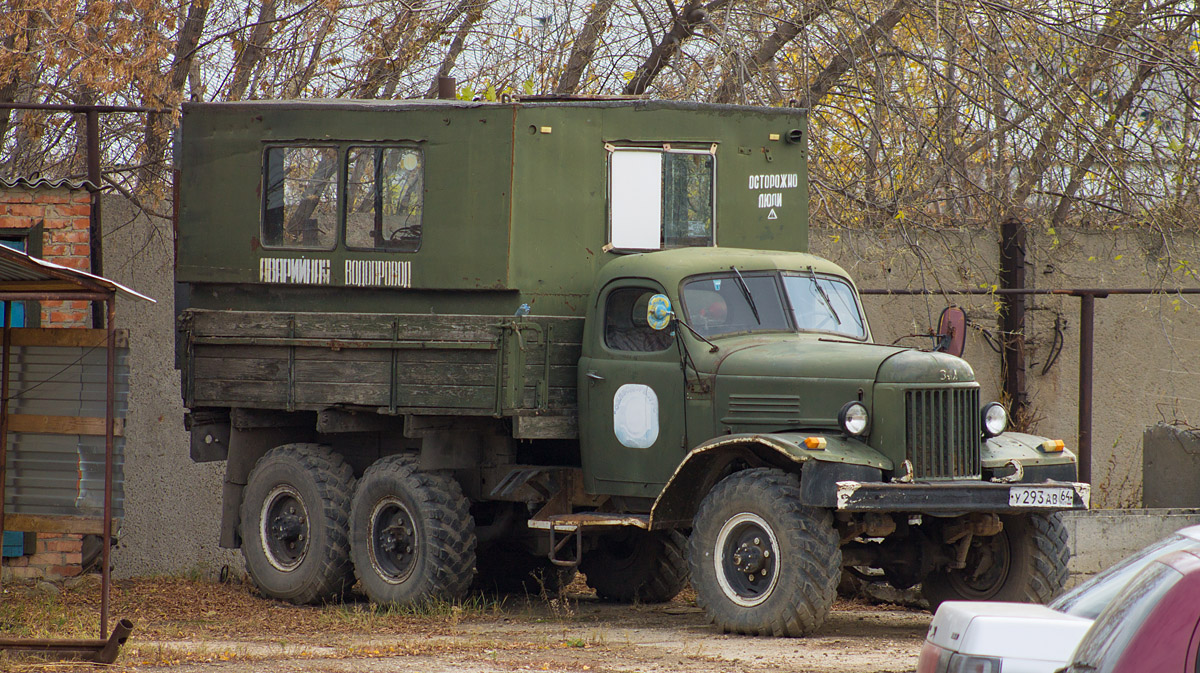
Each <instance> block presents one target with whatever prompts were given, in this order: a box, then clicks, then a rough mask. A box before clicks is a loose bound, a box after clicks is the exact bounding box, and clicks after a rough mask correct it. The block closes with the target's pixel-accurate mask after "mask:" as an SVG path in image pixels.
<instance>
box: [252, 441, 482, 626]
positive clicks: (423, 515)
mask: <svg viewBox="0 0 1200 673" xmlns="http://www.w3.org/2000/svg"><path fill="white" fill-rule="evenodd" d="M241 518H242V553H243V555H244V557H245V559H246V569H247V571H248V572H249V574H250V577H251V579H253V581H254V583H255V585H257V586H258V588H259V590H260V591H262V593H263V594H265V595H267V596H270V597H272V598H278V599H280V600H285V601H289V602H292V603H296V604H309V603H324V602H330V601H336V600H339V599H340V598H342V597H343V596H344V595H346V594H347V593H348V592H349V589H350V587H351V586H352V585H353V584H354V580H355V576H357V579H358V580H359V581H360V582H361V583H362V588H363V591H364V592H365V593H366V594H367V597H368V598H370V599H371V600H372V601H373V602H376V603H380V604H399V605H411V604H415V603H419V602H421V601H425V600H431V599H439V598H441V599H455V598H459V597H461V596H462V595H463V594H464V593H465V592H466V590H467V587H468V586H469V585H470V583H471V578H472V576H473V573H474V569H475V526H474V522H473V521H472V519H471V515H470V511H469V503H468V501H467V499H466V497H464V496H463V494H462V490H461V489H460V488H459V486H458V483H457V482H455V481H454V480H453V479H451V478H449V477H445V476H442V475H438V474H433V473H426V472H418V471H417V469H416V465H415V462H414V461H413V460H412V458H411V457H409V456H404V455H396V456H389V457H387V458H383V459H381V460H379V461H377V462H376V463H375V464H374V465H372V466H371V467H370V468H368V469H367V471H366V472H365V473H364V474H363V476H362V479H360V480H358V482H357V484H356V483H355V480H354V476H353V473H352V471H351V470H350V467H349V466H348V465H346V463H345V461H343V460H342V458H341V456H339V455H338V454H336V453H333V452H332V451H330V450H329V449H328V448H327V447H324V446H321V445H318V444H288V445H284V446H280V447H277V448H274V449H272V450H270V451H268V452H267V454H266V455H265V456H263V458H262V459H260V460H259V461H258V464H257V465H256V466H255V468H254V470H253V471H251V473H250V477H249V479H248V483H247V485H246V490H245V492H244V495H243V499H242V509H241Z"/></svg>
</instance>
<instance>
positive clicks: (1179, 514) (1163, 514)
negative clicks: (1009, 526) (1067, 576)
mask: <svg viewBox="0 0 1200 673" xmlns="http://www.w3.org/2000/svg"><path fill="white" fill-rule="evenodd" d="M1063 524H1064V525H1065V526H1066V528H1067V534H1068V535H1069V536H1070V539H1071V561H1070V563H1069V564H1068V566H1067V567H1069V568H1070V569H1071V576H1072V579H1073V580H1074V581H1075V582H1078V581H1081V580H1083V579H1086V578H1087V577H1089V576H1091V575H1094V574H1096V573H1098V572H1100V571H1101V570H1104V569H1105V568H1107V567H1109V566H1111V565H1112V564H1114V563H1116V562H1117V561H1120V560H1121V559H1123V558H1125V557H1126V556H1129V555H1130V554H1132V553H1134V552H1135V551H1137V550H1139V549H1141V548H1142V547H1145V546H1146V545H1148V544H1150V543H1151V542H1154V541H1156V540H1159V539H1161V538H1164V537H1166V536H1168V535H1170V534H1171V533H1173V532H1175V531H1177V530H1179V529H1180V528H1183V527H1185V526H1194V525H1196V524H1200V509H1136V510H1095V511H1091V512H1071V513H1067V514H1064V515H1063ZM1073 583H1074V582H1073Z"/></svg>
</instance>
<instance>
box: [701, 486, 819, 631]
mask: <svg viewBox="0 0 1200 673" xmlns="http://www.w3.org/2000/svg"><path fill="white" fill-rule="evenodd" d="M838 542H839V540H838V536H837V534H836V532H835V531H834V527H833V517H832V516H831V515H830V513H829V512H828V511H826V510H823V509H818V508H814V507H806V506H804V505H801V504H800V481H799V478H798V477H796V475H793V474H788V473H785V472H783V471H781V470H775V469H766V468H759V469H753V470H745V471H743V472H738V473H735V474H733V475H730V476H728V477H726V478H725V479H724V480H722V481H721V482H720V483H719V484H717V485H716V486H715V487H714V488H713V490H712V491H710V492H709V494H708V495H707V496H706V497H705V498H704V501H703V502H702V503H701V504H700V509H699V511H698V512H697V513H696V517H695V519H694V521H693V528H692V537H691V541H690V543H689V545H688V563H689V565H690V566H691V569H692V586H693V587H694V588H695V589H696V602H697V603H698V604H699V605H700V607H702V608H704V610H705V611H706V612H707V613H708V616H709V619H711V620H712V622H713V623H714V624H716V625H717V626H719V627H720V628H721V629H722V630H724V631H732V632H735V633H746V634H752V635H774V636H803V635H806V634H809V633H812V632H813V631H815V630H816V629H818V628H820V626H821V625H822V624H824V622H825V619H826V618H827V617H828V615H829V609H830V608H831V607H832V605H833V600H834V598H835V596H836V595H837V585H838V580H839V578H840V577H841V570H842V568H841V566H842V553H841V549H840V548H839V547H838Z"/></svg>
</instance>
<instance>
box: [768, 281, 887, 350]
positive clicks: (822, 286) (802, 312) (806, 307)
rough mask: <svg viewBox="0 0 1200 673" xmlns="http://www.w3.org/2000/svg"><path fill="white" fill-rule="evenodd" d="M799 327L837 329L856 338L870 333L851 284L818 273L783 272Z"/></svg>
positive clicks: (830, 330) (817, 329) (784, 282)
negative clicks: (865, 326) (865, 325)
mask: <svg viewBox="0 0 1200 673" xmlns="http://www.w3.org/2000/svg"><path fill="white" fill-rule="evenodd" d="M783 285H784V287H785V288H786V289H787V296H788V303H789V305H790V306H791V309H792V319H793V320H794V321H795V322H796V327H797V329H801V330H816V331H819V332H836V333H837V334H844V335H846V336H848V337H851V338H854V339H862V338H863V337H865V336H866V335H867V331H866V329H865V328H864V327H863V320H862V313H861V312H860V311H859V310H858V301H857V299H856V298H855V296H854V289H853V288H851V287H850V284H849V283H847V282H845V281H843V280H841V279H835V278H832V277H830V276H818V275H817V274H816V273H813V272H809V273H807V274H796V273H793V272H788V273H785V274H784V275H783Z"/></svg>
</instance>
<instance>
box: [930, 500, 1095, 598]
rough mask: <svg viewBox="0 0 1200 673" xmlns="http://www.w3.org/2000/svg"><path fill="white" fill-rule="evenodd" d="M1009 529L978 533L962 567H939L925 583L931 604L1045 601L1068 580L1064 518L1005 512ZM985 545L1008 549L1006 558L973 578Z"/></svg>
mask: <svg viewBox="0 0 1200 673" xmlns="http://www.w3.org/2000/svg"><path fill="white" fill-rule="evenodd" d="M1000 521H1001V522H1003V524H1004V529H1003V530H1002V531H1000V533H998V534H997V535H995V536H992V537H976V538H974V539H973V540H972V541H971V545H972V549H971V551H970V552H968V555H967V567H966V568H965V569H962V570H945V569H943V570H937V571H934V572H932V573H930V574H929V576H927V577H926V578H925V579H924V580H923V581H922V583H921V593H922V595H923V596H924V597H925V600H927V601H929V609H930V610H937V606H938V605H940V604H941V603H942V601H1012V602H1018V603H1045V602H1047V601H1049V600H1050V599H1051V598H1053V597H1054V595H1055V594H1056V593H1058V592H1059V591H1060V590H1062V588H1063V585H1064V584H1065V583H1066V581H1067V561H1068V560H1070V558H1071V550H1070V548H1069V547H1068V546H1067V530H1066V528H1064V527H1063V523H1062V518H1061V517H1060V516H1059V515H1058V514H1057V513H1052V514H1022V515H1012V516H1001V517H1000ZM985 546H991V548H992V549H993V550H995V551H994V552H993V553H999V554H1002V555H1003V558H1004V559H1005V562H1004V563H1003V564H1001V565H1002V567H1000V568H999V569H998V571H994V572H991V573H988V574H987V575H985V576H984V577H982V578H980V579H977V580H973V579H971V577H972V573H973V570H974V568H975V567H977V565H978V564H977V560H978V559H979V558H980V554H981V553H982V551H983V550H984V548H985Z"/></svg>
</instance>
